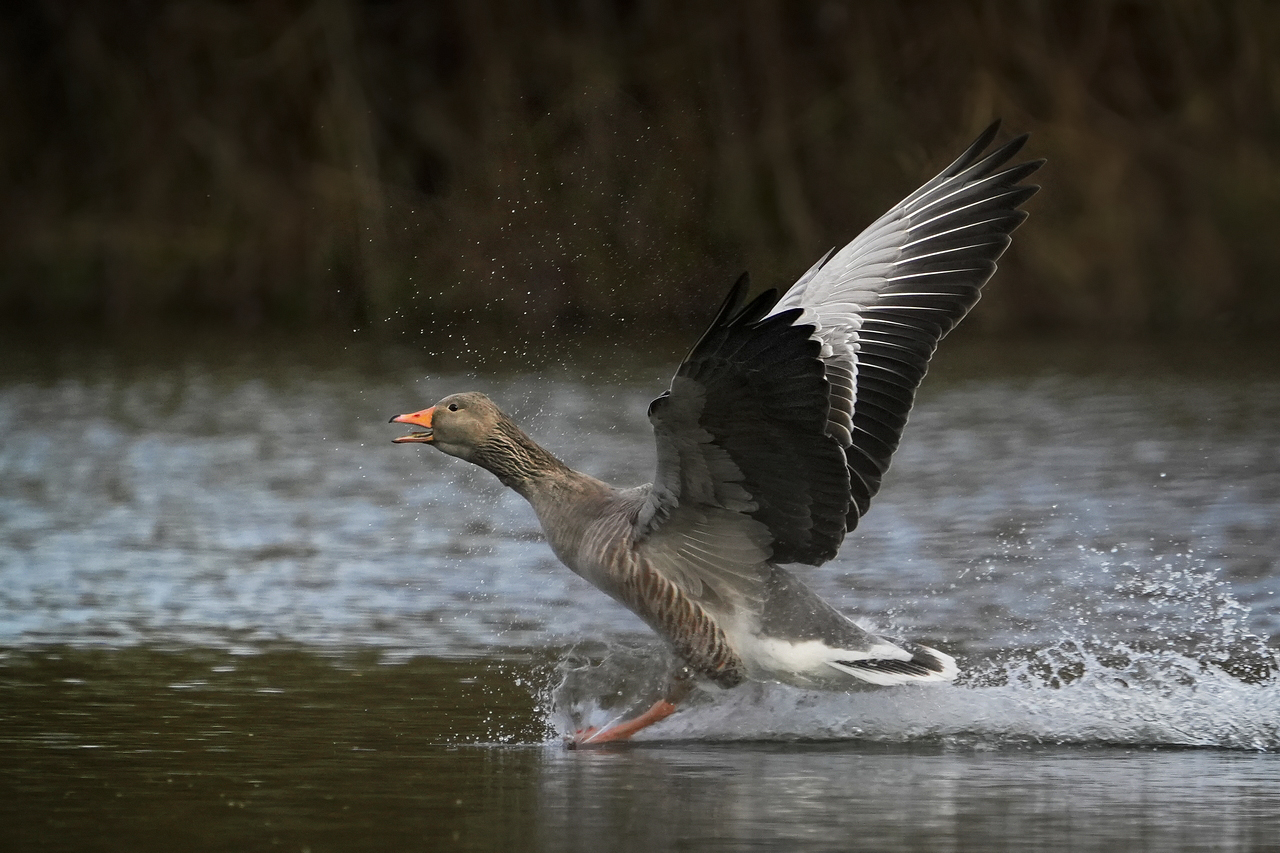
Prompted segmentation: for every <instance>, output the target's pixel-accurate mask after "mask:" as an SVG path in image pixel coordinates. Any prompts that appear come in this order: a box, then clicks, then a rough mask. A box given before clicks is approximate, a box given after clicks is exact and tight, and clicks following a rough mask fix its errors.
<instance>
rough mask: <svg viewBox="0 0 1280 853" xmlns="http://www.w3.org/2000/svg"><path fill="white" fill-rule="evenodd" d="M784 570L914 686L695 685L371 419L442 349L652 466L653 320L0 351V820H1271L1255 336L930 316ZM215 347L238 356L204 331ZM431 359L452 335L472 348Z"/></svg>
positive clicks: (710, 836) (1279, 401) (1273, 455)
mask: <svg viewBox="0 0 1280 853" xmlns="http://www.w3.org/2000/svg"><path fill="white" fill-rule="evenodd" d="M948 343H951V344H953V346H951V347H948V348H947V349H946V351H944V353H943V354H942V356H941V357H940V359H939V362H938V364H937V366H936V367H935V369H934V371H933V372H932V373H931V375H930V377H929V378H928V379H927V380H926V386H925V391H924V393H923V395H922V398H921V400H920V403H919V405H918V407H917V409H916V411H915V413H914V414H913V416H912V420H911V423H910V425H909V426H908V430H907V434H906V438H905V440H904V442H903V446H902V448H901V450H900V452H899V454H898V456H897V458H896V459H895V462H894V467H893V469H892V471H891V472H890V474H889V476H888V477H887V478H886V482H885V488H884V491H883V492H882V494H881V495H880V496H879V497H878V498H877V499H876V502H875V504H874V505H873V508H872V511H871V513H870V514H869V515H868V516H867V517H866V518H865V519H864V521H863V524H862V527H861V528H860V529H859V530H858V531H856V532H855V533H854V534H852V535H851V536H850V538H849V539H848V540H847V541H846V545H845V549H844V551H843V552H842V554H841V556H840V557H839V558H838V559H837V560H836V561H833V562H832V563H831V564H828V565H827V566H825V567H822V568H820V569H817V570H814V571H812V572H808V573H807V574H806V578H807V579H808V580H810V581H811V582H812V584H813V585H814V586H815V587H816V588H817V590H818V591H819V592H820V593H821V594H823V595H824V596H826V597H828V598H829V599H831V600H832V601H833V602H835V603H836V604H837V605H838V606H840V607H841V608H842V609H844V610H845V611H846V612H849V613H851V614H853V615H855V616H856V617H857V618H858V619H859V620H860V621H862V622H864V623H865V624H867V625H868V626H870V627H874V628H876V629H878V630H883V631H887V632H892V633H895V634H899V635H902V636H906V637H911V638H914V639H918V640H921V641H923V642H926V643H928V644H930V645H935V646H937V647H939V648H942V649H943V650H945V651H948V652H950V653H952V654H954V655H956V657H957V658H958V659H959V660H960V662H961V665H962V668H963V669H964V671H965V673H964V675H963V677H962V679H961V681H960V682H959V683H958V684H957V685H955V686H951V687H943V688H938V689H903V690H893V691H865V692H858V693H853V694H823V693H813V692H805V691H799V690H794V689H791V688H786V687H781V686H777V685H748V686H745V687H743V688H739V689H736V690H733V691H727V692H722V691H714V690H712V691H702V692H699V693H696V694H695V695H694V697H692V699H691V700H690V702H689V704H688V707H686V708H685V709H683V710H682V711H681V712H680V713H678V714H677V715H676V716H674V717H672V718H671V719H670V720H668V721H666V722H664V723H663V724H662V725H661V726H658V727H655V728H653V729H651V730H649V731H647V732H644V733H642V736H641V737H640V738H639V739H638V741H639V742H638V743H637V744H636V745H635V746H633V747H629V748H623V749H620V750H604V751H598V752H592V753H589V752H567V751H565V750H564V749H563V748H562V747H561V745H560V740H559V738H560V736H561V733H563V732H565V731H567V730H569V729H571V728H574V727H577V726H580V725H583V724H587V723H599V722H603V721H607V720H608V719H611V718H613V717H614V716H617V715H619V714H622V713H625V712H627V711H629V710H634V709H635V708H637V707H641V706H643V705H644V704H646V703H647V702H648V701H651V700H652V698H653V691H654V690H656V689H657V687H658V685H660V683H661V681H662V678H663V675H664V667H665V666H666V663H667V662H666V660H665V653H664V652H663V650H662V648H661V646H660V645H659V644H657V643H655V641H654V640H653V638H652V636H651V635H650V634H649V633H648V632H647V629H645V628H644V626H643V625H642V624H641V623H640V622H639V621H638V620H637V619H635V618H634V617H632V616H631V615H630V614H628V613H626V612H625V611H624V610H622V609H621V608H619V607H618V606H616V605H614V604H613V603H612V602H610V601H609V600H608V599H606V598H605V597H604V596H602V595H600V594H599V593H598V592H596V591H595V590H594V589H592V588H590V587H589V586H588V585H587V584H586V583H585V582H583V581H581V580H579V579H578V578H576V577H575V576H573V575H572V574H571V573H569V572H568V571H567V570H566V569H564V568H563V567H561V566H560V565H559V564H558V563H556V561H555V560H554V558H553V557H552V556H551V554H550V552H549V550H548V549H547V548H546V546H545V544H544V543H542V542H541V541H540V534H539V533H538V530H537V527H536V523H535V521H534V519H533V516H532V513H531V512H530V511H529V510H528V508H527V507H526V506H524V505H523V503H522V501H521V500H520V499H519V498H518V497H516V496H515V495H514V494H511V493H508V492H506V491H504V490H503V489H502V488H501V487H499V486H498V484H497V483H496V481H494V480H493V478H492V477H491V476H490V475H488V474H487V473H485V472H483V471H480V470H479V469H476V468H473V467H471V466H468V465H466V464H465V463H461V462H459V461H458V460H453V459H449V458H447V457H445V456H444V455H443V454H440V453H438V452H435V451H433V450H431V449H430V448H419V447H403V446H395V445H392V444H391V443H390V441H389V439H390V437H391V436H392V435H395V434H398V432H399V431H400V428H399V427H395V426H389V425H387V423H386V420H387V418H388V417H389V416H390V415H393V414H397V413H400V412H405V411H412V410H416V409H419V408H422V407H423V406H425V405H427V404H429V403H431V402H434V400H435V399H437V398H438V397H439V396H442V395H443V394H445V393H448V392H452V391H457V390H466V389H471V388H477V389H481V390H485V391H487V392H489V393H490V394H491V395H492V396H494V397H495V399H498V400H499V401H500V402H502V403H503V404H504V405H505V406H506V408H508V410H509V411H510V412H511V413H512V414H513V415H515V416H516V417H517V419H518V420H520V421H521V422H522V423H523V424H524V425H525V427H526V428H527V430H528V431H529V432H530V433H531V434H533V435H534V436H535V437H537V438H539V439H541V440H543V441H544V443H545V444H546V445H547V446H548V447H550V448H551V449H552V450H554V451H556V452H557V453H559V454H560V455H561V456H562V457H563V458H565V459H566V461H568V462H569V463H570V464H572V465H574V466H575V467H579V468H582V469H584V470H588V471H591V472H592V473H595V474H597V475H599V476H602V477H604V478H605V479H609V480H611V481H614V482H619V483H638V482H643V481H645V480H647V479H649V477H650V476H651V473H652V465H653V461H652V450H651V442H652V439H651V436H650V434H649V431H648V426H647V423H646V421H645V420H644V418H643V412H644V409H645V406H646V405H647V403H648V401H649V399H650V398H652V397H653V396H654V395H655V394H656V393H657V392H658V391H660V390H661V389H662V388H663V387H665V383H666V379H667V376H668V375H669V369H670V365H671V364H673V363H674V359H675V358H676V357H678V355H679V352H680V347H679V345H673V346H672V347H671V351H670V358H669V360H667V361H666V362H665V363H664V362H659V363H658V364H653V363H652V362H651V361H650V360H648V359H646V358H637V356H636V354H635V353H632V352H629V351H628V350H626V348H625V346H623V345H621V344H618V345H614V346H613V347H612V348H611V349H606V350H603V351H597V352H595V353H593V354H592V355H591V356H590V357H588V358H585V359H584V360H582V361H579V362H565V363H556V362H555V361H554V360H553V359H550V358H549V359H548V361H547V362H546V363H542V364H538V365H536V367H537V368H538V369H537V370H528V369H527V368H526V369H525V370H523V371H522V370H521V368H520V365H519V363H518V362H517V361H514V360H511V359H508V360H506V361H501V362H497V361H490V362H488V363H485V362H483V361H480V360H478V359H477V358H475V357H474V356H468V357H459V358H455V359H452V360H448V361H442V360H441V359H440V358H439V357H438V356H436V355H433V354H430V353H424V352H419V351H413V350H405V349H400V350H383V349H376V348H368V347H357V346H354V345H346V346H343V345H330V346H314V345H309V344H305V343H298V342H291V343H290V345H289V346H287V347H279V346H269V345H263V346H261V347H251V348H248V349H245V348H244V347H243V346H240V345H237V346H236V347H230V346H226V345H215V346H208V347H194V348H185V349H181V350H177V351H170V352H166V353H163V354H157V353H156V352H155V351H153V350H144V351H130V350H122V349H110V348H93V347H85V348H82V349H67V348H45V349H41V348H32V347H24V348H18V347H9V348H7V349H6V351H5V352H4V353H3V354H2V355H3V356H4V358H3V366H2V367H0V697H3V698H2V699H0V790H3V791H4V792H5V795H4V796H3V797H0V812H3V811H8V812H9V814H8V815H4V814H0V826H3V827H4V828H0V842H3V841H4V840H5V837H6V836H8V837H9V841H10V843H7V844H3V847H4V849H30V848H35V847H45V848H58V847H61V848H64V849H93V848H102V849H124V848H128V849H146V848H159V847H162V846H163V847H164V849H174V848H175V847H185V848H204V849H218V848H227V849H246V848H257V847H265V846H268V845H271V844H275V845H280V846H284V847H286V848H292V849H312V850H324V849H353V848H367V849H392V848H400V847H405V846H409V845H413V846H418V847H422V848H424V849H500V848H511V849H516V848H518V847H532V848H535V849H579V848H581V849H598V845H599V839H600V838H602V837H607V838H612V839H613V843H612V846H613V847H616V848H617V849H641V848H643V849H666V848H678V847H680V846H688V847H692V846H697V847H699V848H707V849H726V850H730V849H732V850H736V849H752V848H756V849H833V850H835V849H868V850H887V849H909V848H912V847H918V848H922V849H943V850H968V849H975V850H977V849H981V850H999V849H1027V847H1028V845H1034V846H1036V847H1038V848H1045V849H1073V850H1075V849H1079V850H1094V849H1096V850H1109V849H1116V847H1117V846H1118V845H1119V844H1121V843H1123V844H1124V845H1125V846H1126V848H1127V849H1130V848H1131V849H1138V850H1146V849H1150V850H1168V849H1210V848H1212V849H1217V850H1255V849H1266V845H1268V844H1273V843H1274V841H1273V840H1272V839H1273V838H1274V837H1275V833H1276V831H1277V830H1280V817H1277V815H1280V755H1277V753H1280V680H1278V679H1277V674H1276V673H1277V662H1278V652H1277V650H1278V649H1280V595H1277V589H1280V572H1277V566H1276V560H1277V554H1278V553H1280V525H1278V524H1277V523H1276V517H1277V515H1276V507H1277V505H1280V442H1278V441H1277V437H1278V435H1280V375H1278V374H1277V372H1276V369H1275V364H1276V358H1275V355H1276V353H1275V352H1274V349H1271V350H1265V351H1264V350H1262V349H1255V350H1247V349H1235V350H1231V351H1227V352H1221V351H1219V352H1218V353H1216V354H1213V355H1210V354H1207V353H1206V352H1200V353H1188V352H1172V351H1164V350H1160V349H1143V348H1117V347H1111V348H1098V347H1089V348H1085V347H1080V348H1072V347H1065V346H1058V347H1054V346H1047V345H1041V346H1036V345H1022V346H1016V347H1014V346H1003V347H985V346H980V345H975V344H969V345H965V344H963V343H960V342H948ZM233 353H234V354H233ZM467 358H472V359H474V360H473V361H471V362H468V361H467Z"/></svg>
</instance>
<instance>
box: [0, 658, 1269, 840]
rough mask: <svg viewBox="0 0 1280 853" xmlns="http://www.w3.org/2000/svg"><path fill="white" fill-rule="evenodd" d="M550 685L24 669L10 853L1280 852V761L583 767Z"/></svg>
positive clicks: (957, 749)
mask: <svg viewBox="0 0 1280 853" xmlns="http://www.w3.org/2000/svg"><path fill="white" fill-rule="evenodd" d="M547 666H548V665H547V664H520V665H512V664H504V665H501V666H499V665H495V664H492V663H486V662H484V661H442V660H434V659H429V658H416V659H413V660H410V661H407V662H404V663H398V664H392V665H388V664H385V663H379V662H378V659H377V658H376V656H374V655H371V654H368V653H364V654H360V655H348V656H345V657H339V658H332V657H320V656H316V655H314V654H310V653H307V652H304V651H301V650H280V651H275V652H264V653H261V654H256V655H236V654H233V653H228V652H218V651H210V650H191V651H185V652H157V651H148V650H144V649H132V650H127V649H126V650H118V651H97V652H94V651H85V650H77V649H74V648H58V649H44V650H40V651H32V652H10V653H8V654H7V655H6V656H5V657H4V659H3V661H2V665H0V697H2V701H0V709H2V710H0V750H2V751H3V757H4V761H3V762H2V763H0V787H2V789H3V790H4V791H5V792H6V794H5V797H4V798H3V799H0V844H3V849H6V850H26V849H45V848H49V847H53V848H70V849H85V848H94V849H128V850H135V851H147V850H173V849H214V848H216V849H233V848H234V849H259V848H263V847H268V846H280V847H281V848H282V849H312V850H332V849H353V848H359V849H379V850H385V849H404V848H405V847H408V846H412V847H413V848H417V849H428V850H436V849H440V850H448V849H458V850H497V849H511V850H516V849H520V850H523V849H534V850H584V851H585V850H593V851H594V850H599V849H615V850H643V851H652V850H667V849H681V848H682V847H696V848H698V849H713V850H714V849H725V850H738V849H744V848H745V849H750V848H751V847H753V846H756V847H761V848H763V849H832V850H837V849H838V850H846V849H856V850H892V849H928V850H938V849H941V850H949V849H953V850H977V849H983V850H988V849H995V850H1000V849H1008V850H1015V849H1016V850H1022V849H1046V850H1057V849H1062V850H1068V849H1069V850H1099V851H1103V850H1106V851H1110V850H1116V849H1126V850H1130V849H1132V850H1152V851H1156V850H1159V851H1164V850H1177V849H1214V850H1227V851H1248V850H1258V849H1266V847H1267V845H1269V844H1271V843H1272V840H1273V838H1274V833H1275V832H1276V831H1277V830H1280V755H1276V754H1274V753H1249V752H1230V751H1220V750H1164V749H1159V748H1152V747H1141V748H1124V749H1122V748H1115V747H1105V746H1101V745H1094V746H1080V747H1075V748H1070V749H1068V748H1064V747H1049V746H1039V745H1034V744H1031V743H1024V744H1023V745H1021V746H1017V745H1013V744H1010V743H1007V742H1006V743H1005V744H1003V745H1001V744H999V743H995V742H989V741H980V740H970V741H961V740H957V739H954V738H946V737H944V738H932V737H931V738H924V739H917V740H914V741H910V742H905V743H892V744H876V743H868V742H864V741H849V740H843V741H834V742H827V743H819V742H804V741H799V742H790V743H778V742H774V743H766V742H742V743H733V744H716V743H707V742H681V743H667V744H650V745H647V746H646V745H639V744H638V745H635V746H632V747H626V746H624V747H620V748H615V749H601V750H578V751H568V750H564V749H563V748H561V747H560V745H559V744H558V743H556V742H554V741H552V742H543V741H544V738H545V737H546V733H545V729H543V727H542V723H541V717H542V711H541V710H540V709H539V708H537V707H535V705H534V703H533V702H532V701H531V700H530V692H529V690H528V686H527V685H528V684H529V683H531V682H532V683H538V682H540V681H541V680H543V679H544V678H545V670H546V669H547ZM881 692H882V693H883V691H881ZM868 695H871V694H868ZM504 740H510V741H514V742H517V743H523V745H517V744H516V743H513V744H507V745H504V744H502V743H495V741H504ZM82 842H83V843H82ZM602 845H604V846H603V847H602Z"/></svg>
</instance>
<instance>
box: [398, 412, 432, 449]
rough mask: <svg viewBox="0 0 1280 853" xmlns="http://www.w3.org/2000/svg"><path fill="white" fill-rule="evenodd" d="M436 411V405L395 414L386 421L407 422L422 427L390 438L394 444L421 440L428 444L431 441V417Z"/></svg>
mask: <svg viewBox="0 0 1280 853" xmlns="http://www.w3.org/2000/svg"><path fill="white" fill-rule="evenodd" d="M435 413H436V407H435V406H432V407H431V408H429V409H423V410H422V411H421V412H414V413H413V414H411V415H396V416H395V417H394V418H392V419H391V420H390V421H388V423H393V424H409V425H410V426H417V427H422V430H415V431H413V432H411V433H409V434H408V435H401V436H397V437H395V438H393V439H391V441H392V442H394V443H395V444H409V443H411V442H421V443H423V444H429V443H430V442H431V417H432V416H433V415H434V414H435Z"/></svg>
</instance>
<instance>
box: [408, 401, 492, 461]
mask: <svg viewBox="0 0 1280 853" xmlns="http://www.w3.org/2000/svg"><path fill="white" fill-rule="evenodd" d="M507 420H508V419H507V416H506V415H504V414H503V413H502V410H501V409H499V408H498V407H497V405H496V404H495V403H494V402H493V401H492V400H490V399H489V398H488V397H486V396H485V395H484V394H481V393H480V392H478V391H468V392H465V393H462V394H451V395H449V396H448V397H445V398H444V399H443V400H441V401H440V402H439V403H436V404H435V405H434V406H432V407H430V408H428V409H423V410H422V411H420V412H413V413H411V414H407V415H396V416H395V417H394V418H392V419H391V421H390V422H391V423H393V424H408V425H409V426H412V427H418V429H415V430H414V431H412V432H410V433H409V434H408V435H401V436H397V437H396V438H393V439H391V440H392V441H393V442H395V443H396V444H410V443H415V442H416V443H421V444H430V445H432V446H434V447H436V448H438V449H440V450H443V451H444V452H445V453H448V454H449V455H450V456H457V457H458V458H459V459H465V460H467V461H468V462H470V461H472V460H473V457H474V455H475V451H476V448H478V447H481V446H483V445H484V444H486V443H487V442H489V441H490V440H492V438H493V437H494V435H495V433H497V432H499V430H500V427H501V424H502V423H503V422H505V421H507Z"/></svg>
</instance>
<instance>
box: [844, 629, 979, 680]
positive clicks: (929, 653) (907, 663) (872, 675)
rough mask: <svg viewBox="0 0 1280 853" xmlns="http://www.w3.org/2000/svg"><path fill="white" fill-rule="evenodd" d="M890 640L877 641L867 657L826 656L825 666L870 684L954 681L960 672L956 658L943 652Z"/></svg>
mask: <svg viewBox="0 0 1280 853" xmlns="http://www.w3.org/2000/svg"><path fill="white" fill-rule="evenodd" d="M889 642H891V643H892V644H893V645H890V644H889ZM889 642H885V643H879V644H877V645H876V646H875V648H874V649H873V650H872V651H871V653H869V655H868V656H867V657H857V658H854V659H852V660H829V661H827V662H826V663H827V666H829V667H831V668H832V669H835V670H838V671H839V672H843V673H844V674H845V675H852V676H853V677H854V678H859V679H861V680H863V681H866V682H868V683H869V684H879V685H881V686H886V687H887V686H890V685H894V684H915V683H922V682H947V681H954V680H955V677H956V676H957V675H959V674H960V668H959V667H958V666H956V659H955V658H953V657H952V656H951V655H949V654H946V653H945V652H940V651H938V650H937V649H931V648H929V647H928V646H921V645H918V644H916V643H904V642H902V641H901V640H892V641H889Z"/></svg>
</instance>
